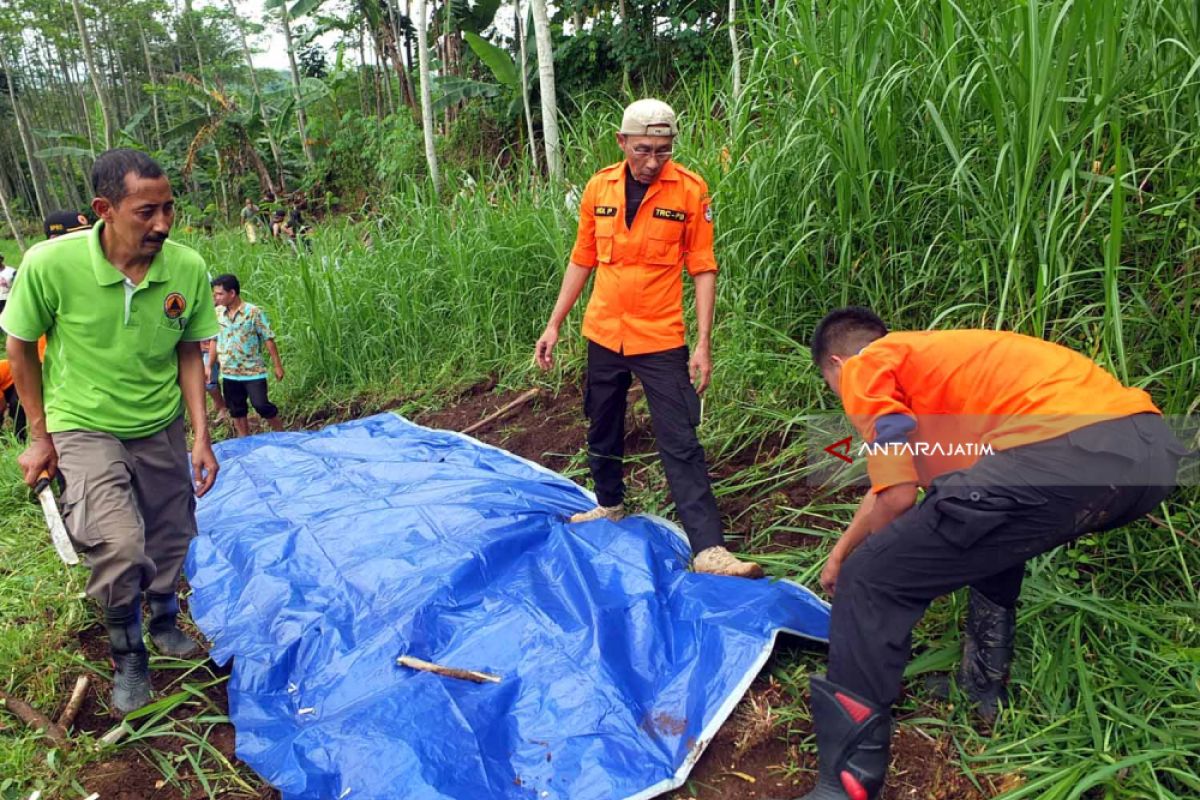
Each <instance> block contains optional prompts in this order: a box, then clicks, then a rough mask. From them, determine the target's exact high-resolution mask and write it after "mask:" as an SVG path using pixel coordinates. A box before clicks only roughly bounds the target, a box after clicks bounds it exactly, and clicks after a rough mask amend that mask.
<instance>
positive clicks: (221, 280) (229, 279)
mask: <svg viewBox="0 0 1200 800" xmlns="http://www.w3.org/2000/svg"><path fill="white" fill-rule="evenodd" d="M212 285H213V286H220V287H221V288H222V289H224V290H225V291H227V292H236V293H237V294H239V295H240V294H241V293H242V284H241V283H240V282H239V281H238V279H237V276H236V275H230V274H229V273H228V272H227V273H225V274H224V275H218V276H217V277H215V278H213V279H212Z"/></svg>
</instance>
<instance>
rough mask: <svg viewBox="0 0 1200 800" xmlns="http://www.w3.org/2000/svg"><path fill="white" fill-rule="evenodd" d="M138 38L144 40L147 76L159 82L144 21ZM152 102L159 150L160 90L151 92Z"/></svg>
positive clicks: (155, 135) (160, 124) (160, 129)
mask: <svg viewBox="0 0 1200 800" xmlns="http://www.w3.org/2000/svg"><path fill="white" fill-rule="evenodd" d="M138 38H140V39H141V40H142V55H143V56H144V57H145V59H146V76H147V77H148V78H149V79H150V83H153V84H157V83H158V76H157V75H155V73H154V61H153V59H151V58H150V45H149V44H148V43H147V42H146V31H145V29H143V28H142V23H141V22H140V21H139V22H138ZM150 104H151V107H152V108H153V109H154V144H155V148H156V149H158V150H161V149H162V120H161V118H160V117H159V114H158V92H151V93H150Z"/></svg>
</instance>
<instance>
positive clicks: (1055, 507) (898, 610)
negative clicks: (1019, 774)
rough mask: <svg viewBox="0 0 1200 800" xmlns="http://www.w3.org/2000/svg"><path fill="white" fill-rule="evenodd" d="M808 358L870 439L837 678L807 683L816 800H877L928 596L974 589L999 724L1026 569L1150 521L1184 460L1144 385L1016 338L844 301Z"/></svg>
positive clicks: (848, 555)
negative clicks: (896, 329) (880, 313)
mask: <svg viewBox="0 0 1200 800" xmlns="http://www.w3.org/2000/svg"><path fill="white" fill-rule="evenodd" d="M812 357H813V361H814V362H816V364H817V366H818V367H819V368H820V369H821V373H822V375H823V377H824V378H825V380H826V382H827V383H828V384H829V386H830V388H831V389H833V391H834V392H835V393H836V394H837V395H838V396H839V397H840V398H841V401H842V405H843V407H844V409H845V412H846V415H847V416H848V417H849V418H850V421H851V422H852V423H853V424H854V426H855V428H857V429H858V431H859V433H860V434H861V436H862V439H863V441H864V442H865V443H866V446H865V447H861V448H859V452H863V451H864V450H865V452H866V454H867V473H868V476H869V477H870V480H871V490H870V491H869V492H868V494H867V495H866V496H865V498H864V499H863V501H862V504H861V505H860V506H859V509H858V512H857V513H856V514H855V515H854V519H853V521H852V522H851V523H850V525H849V527H848V528H847V529H846V531H845V532H844V533H843V534H842V536H841V538H840V539H839V540H838V543H837V545H836V546H835V547H834V549H833V552H832V553H830V556H829V560H828V563H827V564H826V566H825V569H824V571H823V572H822V574H821V584H822V585H823V586H824V587H825V589H826V590H827V591H828V592H829V593H830V594H832V595H833V610H832V619H831V622H830V634H829V671H828V674H827V675H826V676H824V677H822V676H815V675H814V676H813V678H812V683H811V688H812V703H811V708H812V713H813V723H814V725H815V727H816V731H817V750H818V758H819V762H820V770H819V778H818V784H817V787H816V788H815V789H814V790H813V791H812V792H811V793H810V794H808V795H805V797H804V799H803V800H846V798H850V800H871V798H874V797H876V796H878V793H879V791H880V789H881V788H882V786H883V782H884V778H885V776H886V774H887V765H888V760H889V749H888V748H889V740H890V737H891V711H890V708H891V705H892V704H893V703H894V702H895V701H896V699H897V696H898V694H899V690H900V679H901V675H902V673H903V671H904V666H905V662H906V661H907V660H908V656H909V644H910V637H911V634H912V629H913V626H914V625H916V623H917V621H918V620H920V618H921V616H922V615H923V614H924V613H925V609H926V608H927V607H928V606H929V604H930V602H932V601H933V600H934V599H935V598H937V597H939V596H941V595H944V594H948V593H950V592H953V591H955V590H956V589H959V588H962V587H964V586H969V587H970V588H971V596H970V600H969V603H968V612H967V622H966V626H965V632H964V636H963V661H962V664H961V667H960V669H959V673H958V679H959V683H960V687H961V688H962V690H963V691H964V692H965V693H966V694H967V696H968V697H970V698H971V699H972V700H973V701H974V703H975V704H976V705H977V707H978V709H979V711H980V712H981V715H982V716H984V718H985V719H989V720H990V719H992V718H994V716H995V714H996V711H997V709H998V707H999V705H1000V704H1001V703H1003V702H1005V700H1006V696H1005V684H1006V683H1007V680H1008V670H1009V665H1010V663H1011V660H1012V652H1013V632H1014V626H1015V622H1016V612H1015V607H1016V603H1017V596H1018V594H1019V593H1020V590H1021V580H1022V578H1023V576H1024V566H1025V562H1026V561H1028V560H1029V559H1031V558H1033V557H1034V556H1037V555H1039V554H1041V553H1045V552H1047V551H1049V550H1052V549H1054V548H1055V547H1058V546H1059V545H1061V544H1064V543H1066V542H1069V541H1071V540H1073V539H1075V538H1077V537H1079V536H1083V535H1084V534H1087V533H1092V532H1096V531H1105V530H1110V529H1112V528H1116V527H1120V526H1122V525H1126V524H1128V523H1130V522H1132V521H1133V520H1135V519H1137V518H1138V517H1141V516H1142V515H1144V514H1146V513H1147V512H1149V511H1150V510H1151V509H1153V508H1154V507H1155V506H1157V505H1158V504H1159V503H1161V502H1162V501H1163V500H1164V499H1165V498H1166V497H1167V495H1168V494H1169V493H1170V492H1171V489H1172V488H1173V487H1174V485H1175V482H1176V471H1177V468H1178V464H1179V461H1180V459H1181V458H1182V457H1183V456H1184V455H1185V454H1186V453H1187V450H1186V449H1185V448H1184V447H1183V446H1182V445H1181V444H1180V443H1179V441H1178V440H1177V439H1176V438H1175V436H1174V435H1173V434H1172V433H1171V431H1170V429H1168V427H1167V425H1166V423H1165V422H1164V421H1163V419H1162V415H1161V413H1160V412H1159V410H1158V409H1157V408H1156V407H1155V405H1154V403H1153V402H1151V400H1150V396H1149V395H1148V394H1146V393H1145V392H1144V391H1142V390H1140V389H1131V388H1127V387H1125V386H1122V385H1121V383H1120V382H1119V381H1117V379H1116V378H1114V377H1113V376H1112V375H1110V374H1109V373H1107V372H1105V371H1104V370H1103V369H1101V368H1100V367H1098V366H1097V365H1096V364H1094V363H1093V362H1092V361H1091V360H1089V359H1087V358H1085V357H1084V356H1082V355H1079V354H1078V353H1075V352H1074V351H1071V350H1068V349H1067V348H1065V347H1060V346H1058V345H1055V344H1051V343H1049V342H1044V341H1041V340H1040V339H1034V338H1031V337H1028V336H1022V335H1019V334H1016V333H1008V332H1003V331H984V330H954V331H922V332H905V333H889V332H888V330H887V327H886V326H885V325H884V323H883V321H882V320H880V319H879V317H877V316H876V315H875V314H873V313H871V312H870V311H868V310H867V309H863V308H844V309H840V310H838V311H834V312H832V313H830V314H829V315H828V316H826V317H825V319H824V320H823V321H822V322H821V323H820V325H818V326H817V330H816V332H815V333H814V335H813V340H812ZM918 486H924V487H926V492H925V497H924V499H923V500H922V501H921V503H920V504H916V499H917V487H918Z"/></svg>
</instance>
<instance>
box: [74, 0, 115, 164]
mask: <svg viewBox="0 0 1200 800" xmlns="http://www.w3.org/2000/svg"><path fill="white" fill-rule="evenodd" d="M71 7H72V8H73V9H75V25H76V26H77V27H78V28H79V40H80V42H81V43H82V44H83V60H84V62H85V63H86V64H87V68H88V73H89V74H90V75H91V77H92V88H93V89H95V90H96V102H98V103H99V104H100V116H101V117H103V118H104V149H105V150H111V149H112V129H113V123H112V113H111V111H110V110H109V107H108V98H107V96H106V95H105V93H104V84H103V83H102V82H101V80H100V73H99V72H98V71H97V70H96V59H95V58H94V57H93V55H92V43H91V40H90V39H88V31H87V24H86V23H85V22H84V21H83V11H82V10H80V8H79V0H71Z"/></svg>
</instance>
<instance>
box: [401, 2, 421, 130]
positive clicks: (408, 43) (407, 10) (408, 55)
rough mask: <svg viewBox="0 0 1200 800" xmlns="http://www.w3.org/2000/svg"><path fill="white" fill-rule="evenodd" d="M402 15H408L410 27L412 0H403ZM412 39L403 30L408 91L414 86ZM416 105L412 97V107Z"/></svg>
mask: <svg viewBox="0 0 1200 800" xmlns="http://www.w3.org/2000/svg"><path fill="white" fill-rule="evenodd" d="M404 16H406V17H408V21H409V23H410V27H412V26H411V23H412V18H413V16H412V0H404ZM412 39H413V37H412V33H411V32H410V31H405V32H404V63H405V64H407V65H408V72H407V73H406V74H407V75H408V76H409V84H408V88H409V90H410V91H412V89H413V88H414V87H413V85H412V77H411V76H412V68H413V52H412V44H413V42H412ZM413 94H414V95H415V94H416V92H413ZM418 105H419V102H418V101H416V100H415V99H414V102H413V108H417V106H418Z"/></svg>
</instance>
